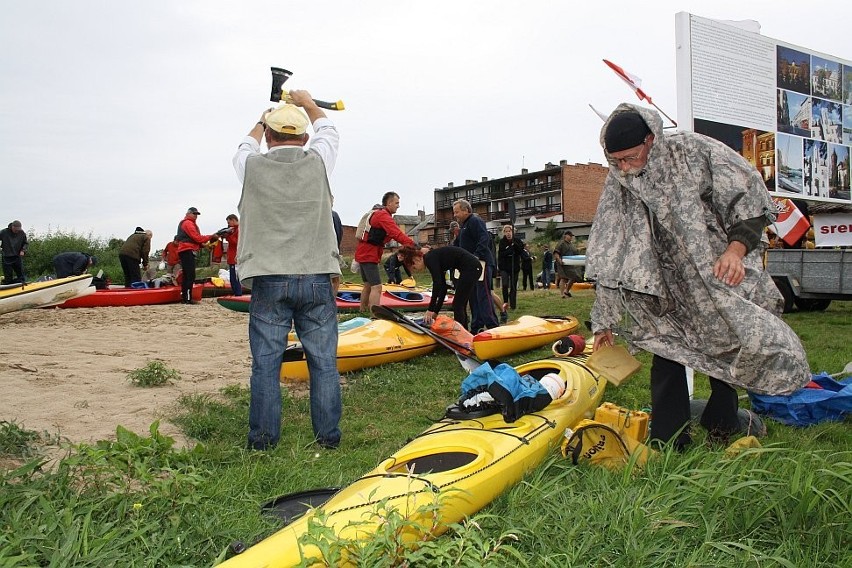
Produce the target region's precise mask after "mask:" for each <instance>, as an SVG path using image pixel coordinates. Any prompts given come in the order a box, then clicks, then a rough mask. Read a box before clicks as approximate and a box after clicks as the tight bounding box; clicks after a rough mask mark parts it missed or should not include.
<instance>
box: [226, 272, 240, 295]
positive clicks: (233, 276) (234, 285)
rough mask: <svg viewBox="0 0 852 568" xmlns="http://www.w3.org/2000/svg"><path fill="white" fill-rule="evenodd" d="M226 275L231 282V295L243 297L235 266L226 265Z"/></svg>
mask: <svg viewBox="0 0 852 568" xmlns="http://www.w3.org/2000/svg"><path fill="white" fill-rule="evenodd" d="M228 275H229V278H230V280H231V293H232V294H233V295H234V296H242V295H243V287H242V285H241V284H240V279H239V278H237V265H236V264H229V265H228Z"/></svg>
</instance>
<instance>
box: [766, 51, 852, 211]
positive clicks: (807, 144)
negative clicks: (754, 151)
mask: <svg viewBox="0 0 852 568" xmlns="http://www.w3.org/2000/svg"><path fill="white" fill-rule="evenodd" d="M776 70H777V74H776V84H777V109H776V110H777V117H778V125H777V138H776V141H775V148H776V159H775V162H776V165H777V172H778V173H777V180H776V184H775V186H776V187H775V188H774V189H773V188H769V189H770V191H777V192H779V193H794V194H799V195H802V196H804V197H811V198H817V199H825V200H843V201H850V200H852V194H850V176H849V165H850V146H852V66H849V65H844V64H843V63H841V62H839V61H835V60H831V59H827V58H824V57H819V56H817V55H813V54H809V53H806V52H804V51H800V50H797V49H793V48H790V47H785V46H782V45H778V46H776Z"/></svg>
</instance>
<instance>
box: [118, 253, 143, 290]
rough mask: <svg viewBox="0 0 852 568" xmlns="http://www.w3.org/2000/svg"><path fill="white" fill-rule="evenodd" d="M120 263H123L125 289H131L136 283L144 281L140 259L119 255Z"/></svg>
mask: <svg viewBox="0 0 852 568" xmlns="http://www.w3.org/2000/svg"><path fill="white" fill-rule="evenodd" d="M118 261H119V262H120V263H121V271H122V272H124V287H125V288H130V285H131V284H133V283H134V282H141V281H142V272H141V271H140V270H139V259H138V258H133V257H132V256H127V255H126V254H120V255H118Z"/></svg>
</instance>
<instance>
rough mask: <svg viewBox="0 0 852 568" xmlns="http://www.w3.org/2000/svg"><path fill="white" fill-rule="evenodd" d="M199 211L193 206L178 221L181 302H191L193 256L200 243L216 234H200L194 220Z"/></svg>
mask: <svg viewBox="0 0 852 568" xmlns="http://www.w3.org/2000/svg"><path fill="white" fill-rule="evenodd" d="M199 215H201V212H200V211H199V210H198V209H196V208H195V207H190V208H189V209H187V210H186V216H185V217H184V218H183V220H182V221H181V222H180V223H178V229H177V240H178V242H179V243H180V244H179V245H178V258H180V265H181V269H182V270H181V273H182V275H183V278H182V280H181V283H180V298H181V300H180V301H181V303H182V304H192V303H193V302H192V285H193V284H194V283H195V258H196V257H197V256H198V251H199V250H201V245H203V244H205V243H207V242H209V241H211V240H216V239H218V238H219V237H217V236H216V235H202V234H201V231H199V230H198V225H197V224H196V222H195V220H196V219H198V217H199Z"/></svg>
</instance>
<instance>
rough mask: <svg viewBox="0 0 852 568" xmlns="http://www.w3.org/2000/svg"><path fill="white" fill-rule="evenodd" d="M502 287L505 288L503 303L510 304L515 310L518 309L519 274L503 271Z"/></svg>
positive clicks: (501, 272) (501, 275)
mask: <svg viewBox="0 0 852 568" xmlns="http://www.w3.org/2000/svg"><path fill="white" fill-rule="evenodd" d="M500 285H501V286H502V288H503V302H508V303H509V307H510V308H512V309H513V310H514V309H515V308H517V307H518V272H508V271H506V270H501V271H500Z"/></svg>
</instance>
